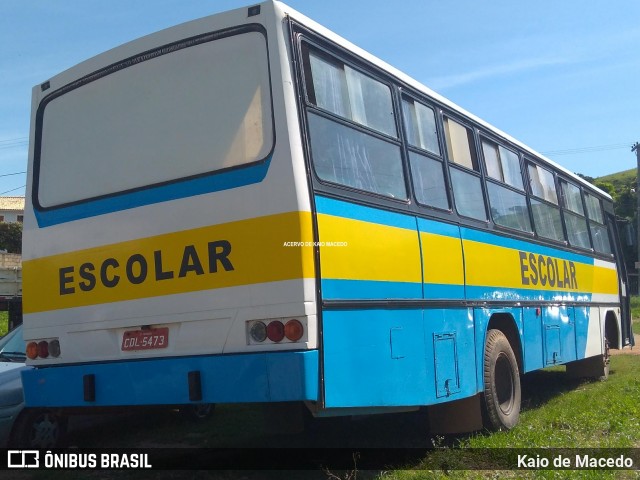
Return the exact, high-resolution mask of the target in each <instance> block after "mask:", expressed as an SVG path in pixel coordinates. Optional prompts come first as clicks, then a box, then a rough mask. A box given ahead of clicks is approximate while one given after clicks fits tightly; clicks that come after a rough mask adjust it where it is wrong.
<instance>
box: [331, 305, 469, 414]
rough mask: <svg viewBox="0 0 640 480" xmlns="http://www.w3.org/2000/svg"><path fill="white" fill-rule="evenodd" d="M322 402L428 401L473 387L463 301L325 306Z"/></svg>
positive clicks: (457, 396)
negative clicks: (426, 305) (455, 304)
mask: <svg viewBox="0 0 640 480" xmlns="http://www.w3.org/2000/svg"><path fill="white" fill-rule="evenodd" d="M323 325H324V375H325V402H326V407H327V408H335V407H392V406H415V405H431V404H435V403H442V402H446V401H450V400H457V399H461V398H465V397H469V396H472V395H474V394H475V393H476V380H475V371H476V362H475V357H474V353H473V352H474V349H473V344H474V330H473V318H472V315H471V312H470V310H469V309H446V310H444V309H427V310H421V309H402V310H400V309H398V310H392V309H369V310H346V309H345V310H325V311H324V314H323Z"/></svg>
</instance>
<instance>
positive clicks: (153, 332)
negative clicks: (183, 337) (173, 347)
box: [122, 327, 169, 352]
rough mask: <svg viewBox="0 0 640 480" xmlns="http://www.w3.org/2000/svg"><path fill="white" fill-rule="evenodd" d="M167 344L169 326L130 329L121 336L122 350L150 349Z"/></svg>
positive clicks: (164, 346)
mask: <svg viewBox="0 0 640 480" xmlns="http://www.w3.org/2000/svg"><path fill="white" fill-rule="evenodd" d="M168 346H169V327H164V328H152V329H150V330H130V331H128V332H124V335H123V337H122V351H124V352H127V351H131V350H152V349H155V348H167V347H168Z"/></svg>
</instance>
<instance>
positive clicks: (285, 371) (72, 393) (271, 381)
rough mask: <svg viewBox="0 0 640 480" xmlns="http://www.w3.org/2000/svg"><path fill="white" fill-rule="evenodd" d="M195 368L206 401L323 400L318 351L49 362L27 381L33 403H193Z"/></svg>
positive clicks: (27, 395) (30, 373) (24, 379)
mask: <svg viewBox="0 0 640 480" xmlns="http://www.w3.org/2000/svg"><path fill="white" fill-rule="evenodd" d="M193 371H198V372H200V377H201V384H202V400H201V401H202V402H204V403H242V402H288V401H300V400H310V401H317V400H318V351H317V350H308V351H303V352H277V353H276V352H271V353H264V352H262V353H254V354H244V355H240V354H238V355H216V356H195V357H180V358H163V359H153V360H137V361H127V362H110V363H93V364H84V365H68V366H60V367H48V368H40V369H33V370H25V371H24V372H23V376H22V383H23V385H24V395H25V401H26V404H27V406H30V407H63V406H115V405H181V404H189V403H193V402H192V401H190V400H189V388H188V374H189V372H193ZM84 375H95V386H96V392H95V393H96V400H95V402H86V401H84V396H83V377H84Z"/></svg>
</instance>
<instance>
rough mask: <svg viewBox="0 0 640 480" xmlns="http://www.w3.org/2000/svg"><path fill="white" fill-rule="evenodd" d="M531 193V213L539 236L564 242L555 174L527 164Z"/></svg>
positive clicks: (532, 164)
mask: <svg viewBox="0 0 640 480" xmlns="http://www.w3.org/2000/svg"><path fill="white" fill-rule="evenodd" d="M527 169H528V172H529V188H530V193H531V213H533V224H534V227H535V231H536V233H537V234H538V236H540V237H543V238H548V239H550V240H555V241H558V242H563V241H564V231H563V229H562V218H561V216H560V206H559V205H558V194H557V192H556V185H555V179H554V177H553V173H551V172H550V171H549V170H547V169H545V168H542V167H540V166H539V165H536V164H534V163H527Z"/></svg>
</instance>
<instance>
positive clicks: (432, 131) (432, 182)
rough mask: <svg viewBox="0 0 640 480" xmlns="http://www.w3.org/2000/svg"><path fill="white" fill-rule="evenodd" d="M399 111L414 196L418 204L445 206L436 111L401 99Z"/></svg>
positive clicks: (446, 197) (406, 99)
mask: <svg viewBox="0 0 640 480" xmlns="http://www.w3.org/2000/svg"><path fill="white" fill-rule="evenodd" d="M402 114H403V118H404V123H405V130H406V133H407V143H408V144H409V147H410V150H409V164H410V166H411V178H412V182H413V189H414V191H415V195H416V200H417V201H418V203H420V204H421V205H426V206H429V207H435V208H440V209H442V210H448V209H449V198H448V196H447V188H446V184H445V180H444V164H443V161H442V158H441V155H440V144H439V143H438V129H437V127H436V115H435V112H434V111H433V109H432V108H431V107H427V106H425V105H423V104H421V103H418V102H414V101H413V100H412V99H408V98H403V99H402Z"/></svg>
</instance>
